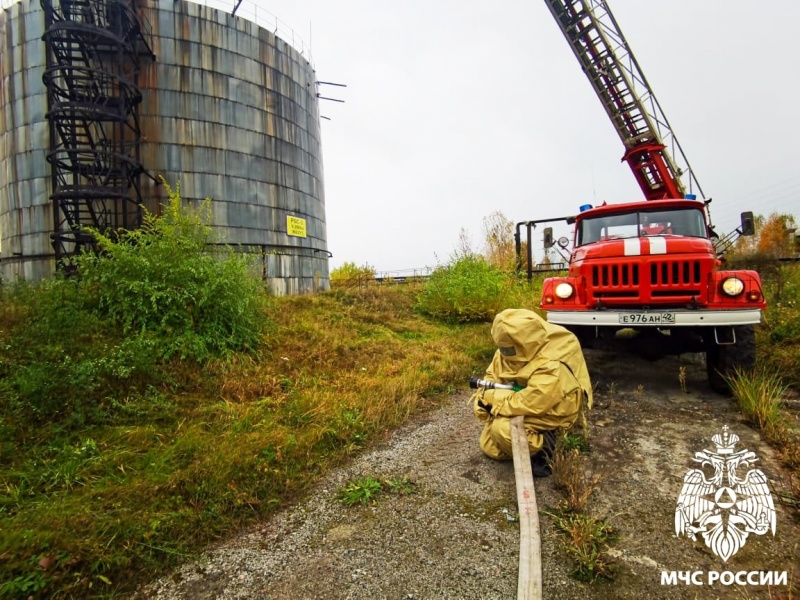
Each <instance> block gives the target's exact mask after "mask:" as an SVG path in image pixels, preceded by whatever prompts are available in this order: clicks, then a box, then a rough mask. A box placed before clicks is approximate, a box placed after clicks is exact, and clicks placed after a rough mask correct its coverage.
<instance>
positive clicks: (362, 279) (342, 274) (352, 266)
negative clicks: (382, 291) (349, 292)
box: [331, 262, 375, 288]
mask: <svg viewBox="0 0 800 600" xmlns="http://www.w3.org/2000/svg"><path fill="white" fill-rule="evenodd" d="M374 279H375V268H374V267H371V266H370V265H368V264H366V263H364V264H363V265H362V266H360V267H359V266H357V265H356V263H352V262H346V263H344V264H343V265H342V266H341V267H337V268H336V269H334V270H333V271H331V287H345V288H346V287H361V286H364V285H367V284H368V283H369V282H371V281H373V280H374Z"/></svg>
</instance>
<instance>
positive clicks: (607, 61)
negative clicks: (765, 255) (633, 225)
mask: <svg viewBox="0 0 800 600" xmlns="http://www.w3.org/2000/svg"><path fill="white" fill-rule="evenodd" d="M545 2H546V3H547V6H548V8H549V9H550V12H551V13H552V14H553V17H554V18H555V20H556V22H557V23H558V25H559V27H560V28H561V32H562V33H563V34H564V37H566V39H567V41H568V42H569V44H570V47H571V48H572V51H573V52H574V53H575V56H576V57H577V59H578V61H579V62H580V64H581V67H582V68H583V72H584V73H585V74H586V76H587V77H588V78H589V81H590V82H591V84H592V87H593V88H594V91H595V93H596V94H597V96H598V97H599V98H600V101H601V102H602V104H603V108H605V110H606V113H608V116H609V118H610V119H611V122H612V123H613V125H614V128H615V129H616V130H617V134H618V135H619V137H620V139H621V140H622V143H623V144H624V146H625V154H624V156H623V157H622V160H624V161H625V162H627V163H628V165H629V166H630V168H631V170H632V171H633V175H634V177H635V178H636V181H637V183H638V184H639V187H640V188H641V189H642V192H644V195H645V198H646V199H647V200H660V199H665V198H683V197H684V196H685V195H686V194H687V193H691V194H694V195H695V196H697V195H699V196H700V198H702V199H705V195H704V194H703V190H702V188H701V187H700V184H699V183H698V182H697V179H696V178H695V176H694V173H693V171H692V169H691V166H690V165H689V161H688V160H687V159H686V156H685V155H684V153H683V150H682V149H681V146H680V144H679V143H678V140H677V138H676V137H675V134H674V133H673V131H672V128H671V127H670V125H669V122H668V121H667V118H666V116H665V115H664V113H663V111H662V110H661V106H660V105H659V103H658V100H657V99H656V97H655V94H653V90H652V89H651V88H650V85H649V84H648V83H647V79H646V78H645V76H644V74H643V73H642V70H641V69H640V68H639V63H638V62H637V60H636V57H635V56H634V55H633V52H632V51H631V49H630V47H629V46H628V42H627V41H626V40H625V36H623V35H622V32H621V31H620V29H619V26H618V25H617V21H616V19H614V15H613V14H611V10H610V9H609V8H608V4H607V3H606V2H605V0H545ZM668 147H669V149H668ZM673 157H674V158H673ZM682 177H684V178H685V181H686V182H687V185H684V182H683V181H682V180H681V178H682ZM687 188H688V189H687Z"/></svg>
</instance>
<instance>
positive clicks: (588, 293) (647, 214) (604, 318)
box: [517, 199, 766, 391]
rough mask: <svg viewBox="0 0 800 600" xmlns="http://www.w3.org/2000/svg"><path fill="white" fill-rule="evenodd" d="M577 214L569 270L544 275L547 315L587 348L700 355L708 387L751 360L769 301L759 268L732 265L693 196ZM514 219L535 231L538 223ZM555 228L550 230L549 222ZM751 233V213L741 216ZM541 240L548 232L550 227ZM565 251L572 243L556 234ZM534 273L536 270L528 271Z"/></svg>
mask: <svg viewBox="0 0 800 600" xmlns="http://www.w3.org/2000/svg"><path fill="white" fill-rule="evenodd" d="M582 208H583V210H582V211H581V212H580V213H579V214H578V215H577V216H575V217H565V218H564V220H565V221H566V222H567V223H570V224H573V225H574V232H573V240H572V250H571V252H570V255H569V263H568V269H567V274H566V276H563V277H550V278H547V279H545V280H544V282H543V286H542V298H541V304H540V307H541V308H542V309H543V310H545V311H546V313H547V320H548V321H549V322H551V323H557V324H559V325H563V326H564V327H566V328H568V329H570V330H572V331H573V332H574V333H575V334H576V335H577V336H578V338H579V339H580V341H581V343H582V344H583V345H584V346H585V347H610V348H614V347H616V345H617V344H626V345H627V346H628V348H629V349H633V350H634V351H635V352H636V353H637V354H639V355H641V356H644V357H646V358H649V359H652V360H655V359H658V358H660V357H662V356H665V355H668V354H681V353H684V352H703V353H705V355H706V359H707V360H706V364H707V370H708V376H709V381H710V383H711V386H712V387H713V388H714V389H716V390H718V391H726V390H727V383H726V381H725V378H724V376H725V375H730V374H731V372H732V371H733V369H734V368H736V367H740V368H748V367H752V366H753V364H754V361H755V333H754V326H755V325H756V324H757V323H759V322H760V320H761V311H762V310H763V309H764V308H765V307H766V304H765V300H764V295H763V292H762V289H761V280H760V278H759V276H758V273H756V272H755V271H747V270H736V271H732V270H727V269H725V268H724V262H723V261H722V260H721V259H720V258H719V257H718V254H717V250H716V248H715V245H714V234H713V231H712V230H711V228H710V226H709V224H708V221H707V215H706V211H705V204H704V203H703V202H699V201H696V200H685V199H675V200H650V201H642V202H634V203H627V204H616V205H614V204H604V205H603V206H598V207H596V208H595V207H590V206H588V205H587V206H584V207H582ZM556 220H560V219H546V220H543V221H538V222H537V221H531V222H527V223H520V224H518V225H517V239H518V248H519V247H521V244H520V243H519V239H520V238H519V236H520V227H521V226H522V225H526V226H527V227H528V232H529V236H528V244H530V243H531V241H532V240H531V234H530V232H531V231H533V230H535V229H536V226H537V225H538V224H539V223H545V222H551V221H556ZM548 229H549V228H548ZM739 232H740V234H742V235H752V233H753V227H752V214H751V213H743V214H742V225H741V227H740V229H739ZM544 237H545V245H546V246H547V245H552V243H553V242H552V235H551V233H550V232H549V231H547V232H546V233H545V236H544ZM560 245H561V246H562V247H563V248H564V249H566V247H567V246H568V245H569V241H568V240H567V239H566V238H562V240H560ZM529 272H530V269H529Z"/></svg>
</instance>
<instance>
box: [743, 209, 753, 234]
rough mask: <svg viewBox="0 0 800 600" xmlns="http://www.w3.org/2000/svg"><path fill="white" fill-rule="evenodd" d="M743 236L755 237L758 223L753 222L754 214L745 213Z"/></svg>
mask: <svg viewBox="0 0 800 600" xmlns="http://www.w3.org/2000/svg"><path fill="white" fill-rule="evenodd" d="M741 216H742V235H755V233H756V222H755V221H754V220H753V213H752V212H750V211H748V212H743V213H742V215H741Z"/></svg>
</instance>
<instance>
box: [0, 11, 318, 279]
mask: <svg viewBox="0 0 800 600" xmlns="http://www.w3.org/2000/svg"><path fill="white" fill-rule="evenodd" d="M53 2H54V3H57V2H58V0H53ZM137 5H138V9H137V12H138V13H139V14H140V15H141V17H142V26H143V30H144V31H145V34H146V35H147V36H148V40H149V41H150V45H151V48H152V50H153V53H154V54H155V57H156V58H155V61H146V60H143V62H142V66H141V68H140V71H139V74H138V85H139V87H140V88H141V91H142V102H141V103H140V105H139V106H138V118H139V125H140V128H141V133H142V143H141V145H140V149H139V152H140V158H141V162H142V163H143V164H144V167H145V168H146V169H147V170H148V172H149V173H150V174H151V175H152V176H153V177H155V178H160V177H163V178H164V179H165V180H166V181H167V183H169V184H170V185H174V184H175V183H177V182H180V185H181V192H182V197H183V198H184V199H185V200H186V201H188V202H190V203H191V202H194V201H200V200H202V199H204V198H211V200H212V208H213V215H214V226H215V229H216V231H217V233H218V234H219V235H220V239H221V241H223V242H225V243H229V244H233V245H235V246H238V247H241V248H242V249H243V250H246V251H250V252H255V253H258V254H259V256H261V260H262V261H263V270H264V274H265V276H266V277H267V280H268V282H269V285H270V287H271V289H272V291H273V292H274V293H276V294H295V293H302V292H310V291H316V290H321V289H327V287H328V256H329V254H328V250H327V240H326V228H325V200H324V192H323V175H322V155H321V146H320V127H319V109H318V100H317V93H316V92H317V90H316V79H315V73H314V69H313V66H312V65H311V64H310V62H309V59H308V57H307V56H304V55H303V54H301V53H300V52H299V51H297V50H295V49H294V48H293V47H292V46H291V45H290V44H288V43H287V42H285V41H284V40H282V39H281V38H278V37H276V36H275V35H273V33H272V32H271V31H268V30H267V29H264V28H262V27H259V26H258V25H256V24H255V23H253V22H251V21H249V20H246V19H244V18H241V17H234V16H231V15H230V14H228V13H225V12H222V11H219V10H215V9H212V8H209V7H207V6H204V5H201V4H196V3H194V2H186V1H176V2H163V1H161V2H159V1H156V0H147V1H144V2H142V1H140V2H137ZM0 14H3V17H0V19H2V20H0V23H4V24H3V25H0V27H3V28H4V31H3V32H2V35H3V38H2V41H1V43H2V49H3V52H2V54H3V56H2V59H0V69H2V70H1V71H0V107H2V108H3V112H4V113H5V115H6V118H5V123H2V124H0V159H8V160H2V162H0V165H5V166H0V173H3V170H4V171H5V172H6V174H5V176H4V177H2V178H0V238H1V239H2V246H1V247H0V252H2V255H1V256H2V262H0V270H1V271H2V274H3V276H5V277H6V278H9V277H20V276H21V277H25V278H28V279H32V278H40V277H42V276H44V275H46V274H47V273H49V272H52V271H53V269H54V264H53V259H52V248H51V247H50V239H49V238H50V233H51V232H52V231H53V227H54V222H55V220H54V215H53V206H52V203H51V202H50V201H49V199H48V198H49V195H50V193H52V192H51V182H50V180H49V171H48V168H49V165H48V164H47V162H46V161H45V156H46V153H47V150H48V148H49V141H50V140H49V132H48V125H47V121H46V119H45V116H44V115H45V113H46V111H47V96H46V93H45V89H44V85H43V84H42V73H43V70H44V65H45V57H46V49H45V45H44V42H42V41H41V37H42V34H43V32H44V13H43V11H42V10H41V8H40V7H39V2H38V0H22V1H21V2H19V3H18V4H15V5H13V6H11V7H10V8H9V9H8V10H7V11H6V12H5V13H0ZM17 106H18V108H15V107H17ZM9 115H10V116H9ZM140 183H141V195H142V199H143V201H144V205H145V206H146V207H147V208H148V209H149V210H151V211H158V208H159V205H160V204H161V203H162V202H164V201H165V200H166V193H165V190H164V188H163V186H160V185H158V184H157V183H155V182H154V181H153V180H152V179H150V178H148V177H141V179H140Z"/></svg>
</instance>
